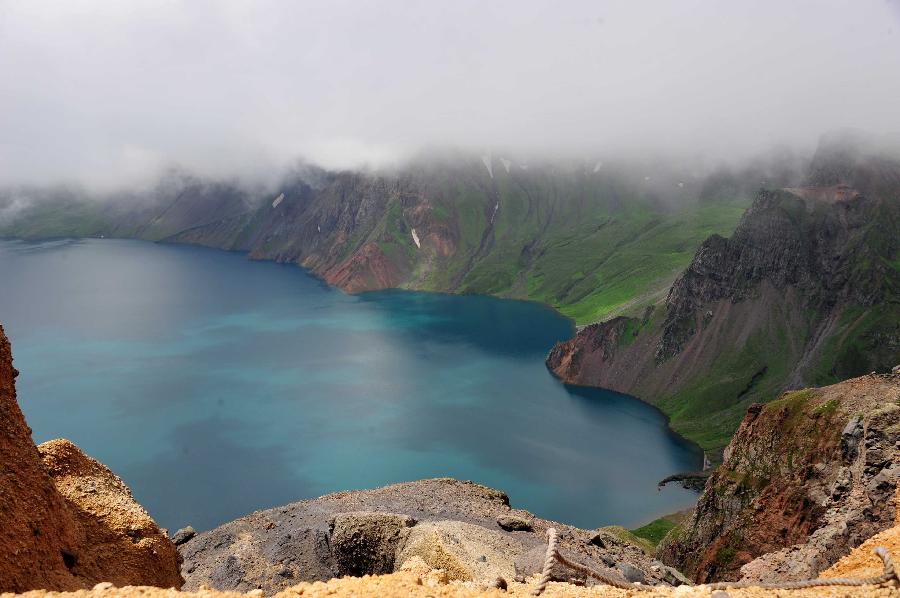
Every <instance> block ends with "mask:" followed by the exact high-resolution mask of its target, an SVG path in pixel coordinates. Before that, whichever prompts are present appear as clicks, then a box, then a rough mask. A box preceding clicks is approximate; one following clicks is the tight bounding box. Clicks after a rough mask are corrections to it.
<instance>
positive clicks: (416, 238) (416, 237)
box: [411, 228, 422, 249]
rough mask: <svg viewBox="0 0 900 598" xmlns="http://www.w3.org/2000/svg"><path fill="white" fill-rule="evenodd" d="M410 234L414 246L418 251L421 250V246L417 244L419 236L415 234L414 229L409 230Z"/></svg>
mask: <svg viewBox="0 0 900 598" xmlns="http://www.w3.org/2000/svg"><path fill="white" fill-rule="evenodd" d="M411 232H412V238H413V242H414V243H415V244H416V247H418V248H419V249H421V248H422V244H421V243H419V235H417V234H416V229H414V228H413V229H411Z"/></svg>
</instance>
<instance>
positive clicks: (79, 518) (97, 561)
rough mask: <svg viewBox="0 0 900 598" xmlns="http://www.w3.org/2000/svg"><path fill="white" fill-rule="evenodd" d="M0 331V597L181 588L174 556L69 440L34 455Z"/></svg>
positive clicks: (126, 495) (104, 472)
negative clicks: (106, 585)
mask: <svg viewBox="0 0 900 598" xmlns="http://www.w3.org/2000/svg"><path fill="white" fill-rule="evenodd" d="M17 373H18V372H16V370H15V369H14V368H13V366H12V354H11V352H10V346H9V341H8V340H7V339H6V336H5V335H4V334H3V329H2V328H0V467H2V477H0V590H2V591H14V592H21V591H25V590H30V589H37V588H41V589H57V590H74V589H78V588H90V587H93V586H94V585H95V584H96V583H98V582H112V583H115V584H116V585H120V586H121V585H129V584H130V585H155V586H160V587H176V588H177V587H180V586H181V583H182V579H181V576H180V574H179V570H178V565H179V557H178V553H177V552H176V550H175V547H174V545H173V544H172V543H171V542H170V541H169V540H168V538H166V535H165V533H163V531H162V530H160V529H159V528H158V527H157V526H156V524H155V523H154V522H153V520H152V519H150V517H149V516H148V515H147V513H146V512H145V511H144V510H143V509H142V508H141V507H140V505H138V504H137V503H136V502H135V501H134V499H133V498H132V496H131V493H130V492H129V490H128V488H127V487H126V486H125V484H124V483H123V482H122V480H120V479H119V478H118V477H116V476H115V475H114V474H113V473H112V472H110V471H109V470H108V469H107V468H106V467H104V466H103V465H101V464H100V463H98V462H96V461H94V460H93V459H91V458H90V457H87V456H86V455H84V454H83V453H82V452H81V451H80V450H78V448H77V447H76V446H75V445H73V444H72V443H70V442H68V441H66V440H53V441H50V442H47V443H44V444H42V445H40V446H39V447H36V446H35V445H34V442H33V441H32V440H31V429H30V428H29V427H28V426H27V424H26V423H25V419H24V417H23V416H22V412H21V410H20V409H19V406H18V403H17V402H16V390H15V377H16V375H17Z"/></svg>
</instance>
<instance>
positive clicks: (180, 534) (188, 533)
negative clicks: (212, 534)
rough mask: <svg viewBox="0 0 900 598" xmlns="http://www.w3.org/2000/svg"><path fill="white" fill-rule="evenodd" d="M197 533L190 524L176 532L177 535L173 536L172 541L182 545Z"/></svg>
mask: <svg viewBox="0 0 900 598" xmlns="http://www.w3.org/2000/svg"><path fill="white" fill-rule="evenodd" d="M196 535H197V532H196V531H195V530H194V528H192V527H191V526H190V525H189V526H187V527H183V528H181V529H180V530H178V531H177V532H175V535H174V536H172V542H173V543H174V544H175V546H181V545H182V544H184V543H185V542H187V541H188V540H190V539H191V538H193V537H194V536H196Z"/></svg>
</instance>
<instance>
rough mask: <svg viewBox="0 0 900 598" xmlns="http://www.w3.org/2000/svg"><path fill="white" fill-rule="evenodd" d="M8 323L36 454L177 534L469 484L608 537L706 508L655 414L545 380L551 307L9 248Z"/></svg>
mask: <svg viewBox="0 0 900 598" xmlns="http://www.w3.org/2000/svg"><path fill="white" fill-rule="evenodd" d="M0 280H2V281H3V287H2V289H0V322H2V323H3V324H4V325H5V327H6V331H7V334H8V336H9V337H10V340H11V341H12V344H13V354H14V357H15V364H16V366H17V367H18V368H19V370H21V372H22V373H21V375H20V377H19V379H18V388H19V402H20V404H21V406H22V409H23V410H24V412H25V416H26V417H27V419H28V422H29V423H30V425H31V426H32V428H33V429H34V438H35V440H36V441H38V442H42V441H44V440H48V439H50V438H55V437H65V438H69V439H71V440H73V441H74V442H76V443H77V444H78V445H79V446H81V448H82V449H83V450H85V451H86V452H87V453H88V454H90V455H91V456H93V457H95V458H97V459H99V460H100V461H102V462H103V463H105V464H106V465H108V466H109V467H110V468H111V469H112V470H113V471H115V472H116V473H117V474H119V475H120V476H121V477H122V478H123V479H124V480H125V482H126V483H127V484H128V485H129V486H130V487H131V489H132V491H133V493H134V495H135V497H136V498H137V500H138V501H139V502H140V503H141V504H143V505H144V506H145V507H146V508H147V510H148V511H149V512H150V513H151V515H153V516H154V517H155V518H156V520H157V521H158V522H159V523H160V525H162V526H164V527H168V528H170V529H172V528H177V527H180V526H182V525H186V524H192V525H194V526H195V527H197V528H209V527H212V526H215V525H217V524H219V523H222V522H224V521H227V520H229V519H233V518H235V517H238V516H240V515H243V514H246V513H248V512H250V511H253V510H256V509H261V508H266V507H271V506H275V505H279V504H283V503H287V502H290V501H293V500H298V499H302V498H309V497H314V496H319V495H321V494H324V493H328V492H331V491H336V490H344V489H354V488H367V487H374V486H379V485H383V484H386V483H390V482H397V481H403V480H414V479H419V478H426V477H437V476H452V477H457V478H462V479H472V480H476V481H478V482H480V483H482V484H486V485H488V486H493V487H496V488H501V489H503V490H505V491H507V492H508V493H509V495H510V498H511V501H512V503H513V505H514V506H517V507H522V508H526V509H529V510H530V511H533V512H534V513H536V514H538V515H540V516H543V517H547V518H551V519H555V520H559V521H564V522H567V523H573V524H576V525H579V526H582V527H596V526H600V525H606V524H611V523H619V524H624V525H635V524H638V523H641V522H644V521H646V520H649V519H652V518H653V517H655V516H657V515H660V514H662V513H666V512H670V511H673V510H676V509H680V508H684V507H686V506H687V505H689V504H690V503H691V502H692V499H693V498H695V497H694V495H692V494H691V493H690V492H688V491H686V490H683V489H679V488H668V489H665V490H663V491H661V492H657V489H656V482H657V481H658V480H660V479H661V478H663V477H665V476H666V475H669V474H671V473H674V472H678V471H684V470H690V469H695V468H696V467H698V466H699V463H700V455H699V453H698V452H696V451H695V450H694V449H692V448H691V447H690V446H688V445H686V444H685V443H684V442H682V441H680V440H679V439H678V438H677V437H675V436H674V435H673V434H671V433H669V432H668V430H667V428H666V424H665V421H664V419H663V417H662V416H661V415H660V414H659V413H658V412H656V411H655V410H654V409H652V408H650V407H648V406H647V405H644V404H643V403H640V402H638V401H637V400H635V399H632V398H629V397H626V396H623V395H619V394H616V393H612V392H606V391H601V390H594V389H590V390H589V389H575V388H567V387H565V386H563V385H562V384H560V383H559V382H558V381H557V380H555V379H554V378H553V377H552V376H551V375H550V374H549V373H548V372H547V370H546V369H545V368H544V364H543V359H544V355H545V354H546V352H547V350H548V349H549V348H550V347H551V346H552V344H553V343H554V342H555V341H557V340H562V339H565V338H568V337H570V336H571V335H572V333H573V329H572V325H571V323H570V322H569V321H568V320H566V319H564V318H562V317H560V316H559V315H557V314H556V313H555V312H554V311H552V310H550V309H548V308H545V307H542V306H540V305H536V304H532V303H525V302H517V301H504V300H498V299H492V298H488V297H473V296H469V297H457V296H449V295H439V294H428V293H412V292H403V291H389V292H379V293H370V294H365V295H361V296H348V295H345V294H343V293H341V292H339V291H336V290H333V289H329V288H327V287H326V286H324V285H323V284H322V283H321V282H319V281H318V280H316V279H314V278H313V277H311V276H309V275H307V274H306V273H304V272H303V270H302V269H300V268H297V267H294V266H283V265H277V264H272V263H263V262H252V261H249V260H247V259H246V258H245V257H244V256H242V255H238V254H229V253H224V252H219V251H214V250H206V249H199V248H192V247H180V246H167V245H155V244H151V243H143V242H139V241H120V240H83V241H54V242H45V243H37V244H28V243H22V242H15V241H2V242H0Z"/></svg>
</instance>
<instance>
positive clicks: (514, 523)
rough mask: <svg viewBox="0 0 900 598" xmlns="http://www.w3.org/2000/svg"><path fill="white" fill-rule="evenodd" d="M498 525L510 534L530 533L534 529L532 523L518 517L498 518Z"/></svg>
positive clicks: (506, 516)
mask: <svg viewBox="0 0 900 598" xmlns="http://www.w3.org/2000/svg"><path fill="white" fill-rule="evenodd" d="M497 525H499V526H500V527H502V528H503V529H505V530H506V531H508V532H530V531H531V530H532V529H534V527H533V526H532V524H531V521H529V520H528V519H525V518H524V517H519V516H517V515H503V516H501V517H498V518H497Z"/></svg>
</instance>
